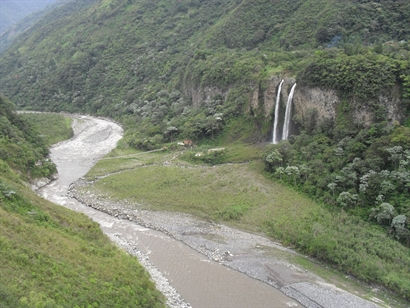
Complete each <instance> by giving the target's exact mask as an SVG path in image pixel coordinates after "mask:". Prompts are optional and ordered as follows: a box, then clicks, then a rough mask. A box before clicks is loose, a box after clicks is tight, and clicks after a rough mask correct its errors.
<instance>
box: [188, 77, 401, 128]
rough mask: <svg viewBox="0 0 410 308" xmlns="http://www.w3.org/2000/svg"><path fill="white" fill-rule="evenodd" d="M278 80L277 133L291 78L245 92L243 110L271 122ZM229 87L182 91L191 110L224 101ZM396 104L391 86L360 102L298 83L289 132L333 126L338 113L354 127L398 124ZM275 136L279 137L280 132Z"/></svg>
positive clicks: (397, 91) (398, 102) (396, 89)
mask: <svg viewBox="0 0 410 308" xmlns="http://www.w3.org/2000/svg"><path fill="white" fill-rule="evenodd" d="M282 79H283V80H284V83H283V85H282V91H281V94H280V108H279V127H280V130H281V128H282V126H283V120H284V115H285V110H286V103H287V100H288V96H289V92H290V89H291V87H292V86H293V84H294V83H295V82H296V80H295V79H294V78H287V77H282V76H272V77H271V78H270V79H269V80H267V81H266V82H265V83H264V84H263V85H261V84H256V85H253V86H252V87H251V90H250V92H249V103H248V106H247V107H246V108H245V112H246V113H248V114H251V115H253V116H254V117H255V120H256V118H258V120H257V121H265V122H272V123H273V120H274V111H275V103H276V97H277V94H278V93H277V92H278V87H279V84H280V82H281V80H282ZM231 88H232V87H231ZM231 88H226V89H221V88H218V87H216V86H212V87H210V86H208V87H203V88H201V87H187V88H185V89H184V93H185V95H186V96H187V97H189V98H190V99H191V100H192V104H193V106H194V107H200V106H202V105H204V104H207V103H208V102H209V101H212V100H213V99H215V97H217V96H218V97H221V98H223V99H225V100H226V99H227V96H228V95H229V91H230V89H231ZM342 103H345V104H346V105H347V107H348V108H347V109H346V108H341V104H342ZM400 105H401V100H400V89H399V87H393V88H392V89H391V90H390V91H387V92H386V93H384V94H383V95H380V96H379V97H378V98H377V99H373V100H369V101H366V102H360V101H355V100H354V99H350V100H347V99H342V98H341V97H340V96H339V95H338V93H337V91H336V90H332V89H323V88H319V87H309V86H305V85H303V82H302V85H301V84H298V85H297V86H296V90H295V94H294V97H293V104H292V115H291V127H290V130H291V134H292V133H297V131H298V130H302V129H303V130H307V131H312V130H313V129H315V128H316V127H318V126H320V125H322V124H323V123H324V122H331V123H335V122H336V119H337V116H338V113H341V112H347V113H348V115H349V118H350V119H351V120H352V123H351V124H352V125H355V126H365V127H368V126H369V125H371V124H372V123H374V122H375V120H376V118H377V117H378V118H379V119H380V118H382V119H384V120H386V121H387V122H389V123H393V122H395V121H398V122H400V121H401V120H402V119H403V112H402V110H401V107H400ZM267 127H269V125H267ZM265 133H267V134H270V132H262V134H265ZM279 133H280V134H281V132H280V131H279Z"/></svg>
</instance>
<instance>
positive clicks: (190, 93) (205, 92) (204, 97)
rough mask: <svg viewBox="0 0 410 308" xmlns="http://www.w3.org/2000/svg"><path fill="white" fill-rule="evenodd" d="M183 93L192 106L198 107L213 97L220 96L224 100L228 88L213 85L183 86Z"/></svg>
mask: <svg viewBox="0 0 410 308" xmlns="http://www.w3.org/2000/svg"><path fill="white" fill-rule="evenodd" d="M184 92H185V93H184V94H185V95H186V96H187V97H189V98H191V100H192V105H193V106H194V107H199V106H201V105H203V104H207V103H209V102H211V101H212V100H213V99H215V98H216V97H218V96H220V97H223V99H224V100H226V98H227V95H228V93H229V89H228V90H222V89H220V88H218V87H215V86H212V87H210V86H207V87H203V88H201V87H187V88H185V91H184Z"/></svg>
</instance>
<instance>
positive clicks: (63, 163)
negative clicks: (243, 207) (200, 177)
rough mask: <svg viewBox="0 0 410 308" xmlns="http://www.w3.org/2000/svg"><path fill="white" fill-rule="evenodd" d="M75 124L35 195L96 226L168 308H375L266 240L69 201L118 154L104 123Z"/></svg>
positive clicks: (84, 120)
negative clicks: (52, 175) (141, 270)
mask: <svg viewBox="0 0 410 308" xmlns="http://www.w3.org/2000/svg"><path fill="white" fill-rule="evenodd" d="M72 118H73V130H74V137H73V138H71V139H70V140H67V141H63V142H61V143H58V144H56V145H54V146H53V147H52V148H51V150H50V152H51V153H50V156H51V159H52V160H53V162H54V163H55V164H56V166H57V170H58V179H57V180H55V181H53V182H51V183H49V184H48V185H46V186H43V187H42V188H40V189H38V193H39V194H40V195H41V196H42V197H44V198H46V199H48V200H50V201H52V202H54V203H57V204H59V205H62V206H64V207H67V208H69V209H71V210H74V211H77V212H80V213H84V214H85V215H87V216H89V217H90V218H91V219H93V220H94V221H96V222H97V223H99V224H100V226H101V229H102V231H103V232H104V233H105V234H106V235H107V236H108V237H109V238H110V239H111V240H112V241H113V242H115V243H116V244H117V245H118V246H119V247H121V248H123V249H124V250H126V251H127V252H128V253H130V254H131V255H134V256H136V257H137V258H138V260H139V261H140V263H141V264H142V265H143V266H144V267H145V268H146V270H147V271H148V272H149V273H150V275H151V277H152V279H153V281H154V282H155V284H156V286H157V288H158V289H159V290H160V291H161V292H162V293H163V294H164V295H165V296H166V298H167V305H168V306H169V307H194V308H197V307H198V308H201V307H206V308H209V307H216V308H219V307H221V308H222V307H223V308H225V307H226V308H229V307H239V308H240V307H252V308H257V307H338V308H340V307H365V308H366V307H378V305H377V304H375V303H373V302H370V301H367V300H364V299H362V298H360V297H358V296H356V295H354V294H352V293H349V292H346V291H344V290H341V289H340V288H337V287H336V286H334V285H332V284H329V283H326V281H324V280H323V279H321V278H319V277H318V276H316V275H314V274H313V273H310V272H308V271H306V270H304V269H301V268H299V267H298V266H296V265H294V264H291V263H290V262H287V261H286V260H285V259H284V258H282V257H278V256H280V255H281V254H296V253H295V252H293V251H292V250H290V249H287V248H285V247H282V246H281V245H279V244H277V243H275V242H272V241H271V240H269V239H267V238H265V237H262V236H259V235H255V234H251V233H246V232H243V231H239V230H236V229H232V228H229V227H227V226H224V225H220V224H215V223H212V222H208V221H202V220H199V219H197V218H194V217H192V216H190V215H185V214H178V213H164V212H150V211H144V210H135V209H134V210H131V209H127V208H126V207H125V206H121V205H120V204H118V205H112V204H105V203H104V202H103V201H101V202H100V203H98V202H91V201H90V198H87V196H75V198H74V197H73V194H72V193H69V192H70V187H71V186H72V184H73V183H76V182H77V183H78V182H81V178H82V177H83V176H84V175H85V174H86V173H87V172H88V171H89V170H90V169H91V167H92V166H93V165H94V164H95V163H96V162H97V161H98V160H99V159H101V158H102V157H103V156H104V155H106V154H108V153H109V152H110V151H111V150H112V149H114V148H115V146H116V144H117V142H118V141H119V140H120V139H121V138H122V134H123V131H122V128H121V127H120V126H119V125H117V124H115V123H113V122H111V121H109V120H106V119H99V118H94V117H90V116H72ZM79 200H80V201H79Z"/></svg>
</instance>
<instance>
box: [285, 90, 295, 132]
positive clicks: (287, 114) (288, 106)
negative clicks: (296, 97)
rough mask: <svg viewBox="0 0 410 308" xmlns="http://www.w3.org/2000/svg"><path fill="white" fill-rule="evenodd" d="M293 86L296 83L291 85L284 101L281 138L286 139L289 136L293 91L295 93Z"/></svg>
mask: <svg viewBox="0 0 410 308" xmlns="http://www.w3.org/2000/svg"><path fill="white" fill-rule="evenodd" d="M295 88H296V83H295V84H294V85H293V86H292V89H291V90H290V93H289V97H288V102H287V103H286V112H285V122H284V123H283V132H282V140H288V137H289V124H290V114H291V112H292V100H293V93H295Z"/></svg>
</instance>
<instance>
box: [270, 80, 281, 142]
mask: <svg viewBox="0 0 410 308" xmlns="http://www.w3.org/2000/svg"><path fill="white" fill-rule="evenodd" d="M283 81H284V80H283V79H282V81H281V82H280V84H279V88H278V94H277V95H276V105H275V120H274V121H273V136H272V143H273V144H277V143H278V122H279V103H280V91H281V90H282V84H283Z"/></svg>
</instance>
